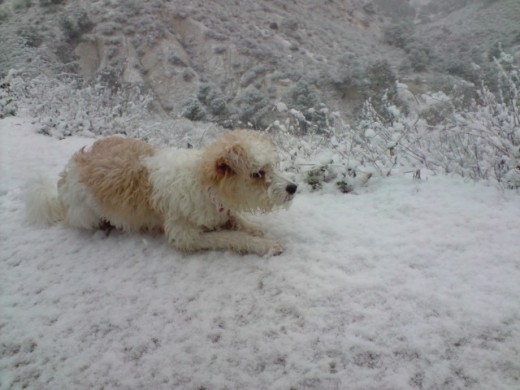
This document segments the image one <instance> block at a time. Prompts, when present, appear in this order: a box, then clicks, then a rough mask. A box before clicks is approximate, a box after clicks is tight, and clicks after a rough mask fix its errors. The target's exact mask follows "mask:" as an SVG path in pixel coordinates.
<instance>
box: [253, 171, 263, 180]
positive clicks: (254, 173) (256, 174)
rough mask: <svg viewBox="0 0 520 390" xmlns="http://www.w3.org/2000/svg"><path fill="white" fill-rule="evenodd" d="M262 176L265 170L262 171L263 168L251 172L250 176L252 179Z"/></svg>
mask: <svg viewBox="0 0 520 390" xmlns="http://www.w3.org/2000/svg"><path fill="white" fill-rule="evenodd" d="M264 176H265V172H264V170H263V169H261V170H259V171H258V172H253V173H252V174H251V177H252V178H253V179H261V178H263V177H264Z"/></svg>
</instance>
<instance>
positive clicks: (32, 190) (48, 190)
mask: <svg viewBox="0 0 520 390" xmlns="http://www.w3.org/2000/svg"><path fill="white" fill-rule="evenodd" d="M26 212H27V220H28V221H29V223H31V224H33V225H39V226H42V225H50V224H54V223H56V222H58V221H61V220H62V219H63V207H62V205H61V202H60V201H59V199H58V191H57V189H56V186H55V184H54V183H52V181H50V180H49V179H48V178H46V177H44V176H42V175H38V176H36V177H34V178H33V179H32V180H31V181H30V182H29V184H28V186H27V197H26Z"/></svg>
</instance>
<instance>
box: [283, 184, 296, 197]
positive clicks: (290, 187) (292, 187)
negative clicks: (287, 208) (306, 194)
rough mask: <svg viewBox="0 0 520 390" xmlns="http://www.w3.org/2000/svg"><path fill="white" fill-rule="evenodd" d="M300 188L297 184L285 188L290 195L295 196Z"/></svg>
mask: <svg viewBox="0 0 520 390" xmlns="http://www.w3.org/2000/svg"><path fill="white" fill-rule="evenodd" d="M297 188H298V186H297V185H296V184H293V183H291V184H288V185H287V187H285V191H287V192H288V193H289V194H291V195H292V194H294V193H295V192H296V189H297Z"/></svg>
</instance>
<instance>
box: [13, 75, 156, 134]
mask: <svg viewBox="0 0 520 390" xmlns="http://www.w3.org/2000/svg"><path fill="white" fill-rule="evenodd" d="M10 84H11V88H12V90H13V94H14V95H15V96H16V98H17V99H18V100H20V101H21V102H23V105H24V106H25V107H27V108H28V110H29V113H30V114H31V115H32V116H34V117H35V118H36V119H37V120H38V121H39V123H40V124H41V128H40V132H41V133H43V134H47V135H52V136H55V137H58V138H63V137H66V136H70V135H73V134H83V135H106V134H114V133H123V134H128V133H134V132H135V131H136V128H137V129H138V128H139V124H141V123H142V122H143V121H144V120H146V118H149V117H150V113H149V110H148V105H149V103H150V101H151V98H150V96H147V95H146V94H143V93H142V91H141V90H140V89H139V88H137V87H132V86H125V87H122V88H119V89H112V88H110V87H109V86H107V85H102V84H100V83H93V84H86V85H83V84H82V81H81V79H79V78H77V77H71V76H68V77H65V78H63V79H58V78H53V77H49V76H46V75H44V74H42V75H39V76H38V77H35V78H30V77H24V76H22V75H19V76H15V77H11V80H10Z"/></svg>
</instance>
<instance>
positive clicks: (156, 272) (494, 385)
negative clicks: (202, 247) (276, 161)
mask: <svg viewBox="0 0 520 390" xmlns="http://www.w3.org/2000/svg"><path fill="white" fill-rule="evenodd" d="M92 142H93V139H86V138H80V137H70V138H67V139H64V140H57V139H53V138H50V137H45V136H43V135H38V134H36V131H35V128H34V126H32V125H31V124H30V122H29V121H28V120H26V119H23V118H7V119H3V120H1V121H0V177H1V179H0V206H1V209H0V216H1V220H2V224H1V225H0V242H1V250H0V388H1V389H18V388H29V389H196V390H200V389H206V390H210V389H286V390H290V389H360V390H370V389H379V390H380V389H487V390H489V389H493V390H500V389H519V388H520V196H519V195H518V193H513V192H511V193H509V192H504V191H500V190H498V189H496V188H494V187H488V186H485V185H484V184H479V183H474V182H465V181H463V180H462V179H460V178H450V177H441V176H428V177H425V174H423V178H422V180H421V181H417V180H413V179H412V177H411V174H406V175H405V174H395V175H394V176H392V177H389V178H385V179H380V180H377V179H372V180H371V181H369V182H368V184H367V186H366V187H363V188H360V189H358V190H357V191H356V194H348V195H343V194H313V193H308V192H305V191H304V192H303V193H300V194H298V195H297V197H296V198H295V201H294V204H293V205H292V207H291V208H290V209H289V210H281V211H278V212H275V213H273V214H270V215H266V216H255V219H257V220H259V221H261V222H262V223H263V224H264V225H265V227H266V229H267V232H268V235H270V236H272V237H276V238H277V239H279V240H280V241H282V242H283V243H285V246H286V251H285V252H284V253H283V254H282V255H281V256H277V257H271V258H260V257H257V256H252V255H251V256H239V255H235V254H231V253H225V252H224V253H223V252H207V253H201V254H194V255H184V254H180V253H178V252H176V251H175V250H174V249H173V248H170V247H169V246H168V245H167V244H166V243H165V240H164V239H163V237H152V236H146V235H138V234H134V235H132V234H123V233H118V232H112V234H110V236H108V237H106V235H105V234H104V233H102V232H89V231H80V230H74V229H70V228H66V227H64V226H60V225H56V226H51V227H48V228H35V227H31V226H28V225H27V223H26V222H25V219H24V218H25V214H24V201H23V198H24V186H25V183H26V182H27V180H28V179H29V178H30V177H31V176H32V175H34V174H35V173H36V172H43V173H44V174H45V175H47V176H49V177H51V178H52V179H53V180H55V179H57V177H58V173H59V172H60V170H61V169H62V168H63V166H64V165H65V163H66V162H67V160H68V159H69V157H70V156H71V154H72V153H73V152H75V151H76V150H78V149H79V148H81V147H82V146H84V145H89V144H91V143H92Z"/></svg>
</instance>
